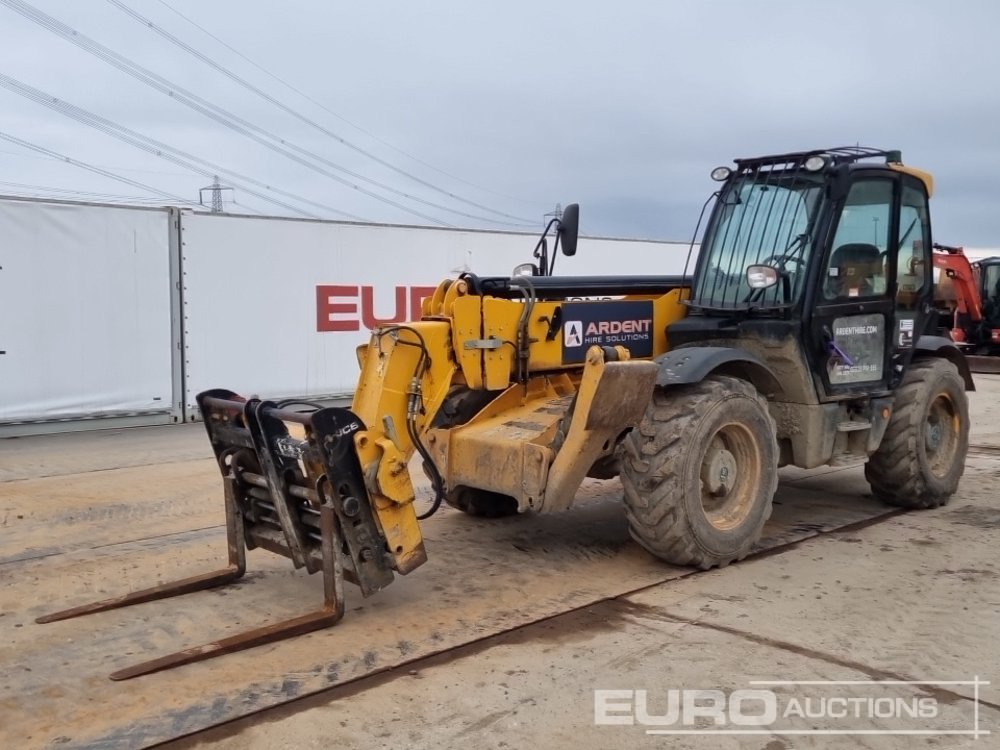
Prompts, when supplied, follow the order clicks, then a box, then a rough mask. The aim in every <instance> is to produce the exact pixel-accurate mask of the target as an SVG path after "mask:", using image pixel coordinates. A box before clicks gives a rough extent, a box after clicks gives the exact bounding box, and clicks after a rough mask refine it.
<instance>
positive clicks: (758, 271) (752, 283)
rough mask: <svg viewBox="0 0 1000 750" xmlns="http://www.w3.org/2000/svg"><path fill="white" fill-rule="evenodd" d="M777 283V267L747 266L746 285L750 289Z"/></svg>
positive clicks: (769, 286)
mask: <svg viewBox="0 0 1000 750" xmlns="http://www.w3.org/2000/svg"><path fill="white" fill-rule="evenodd" d="M777 283H778V269H777V268H775V267H774V266H748V267H747V285H748V286H749V287H750V288H751V289H770V288H771V287H772V286H774V285H775V284H777Z"/></svg>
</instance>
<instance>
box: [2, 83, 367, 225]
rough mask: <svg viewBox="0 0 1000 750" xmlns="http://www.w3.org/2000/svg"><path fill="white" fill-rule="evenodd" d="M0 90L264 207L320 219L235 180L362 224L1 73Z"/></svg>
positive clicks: (324, 205)
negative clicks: (226, 185) (221, 182)
mask: <svg viewBox="0 0 1000 750" xmlns="http://www.w3.org/2000/svg"><path fill="white" fill-rule="evenodd" d="M0 87H3V88H5V89H7V90H8V91H11V92H13V93H15V94H18V95H19V96H23V97H24V98H26V99H30V100H31V101H34V102H37V103H38V104H42V105H44V106H46V107H48V108H49V109H52V110H55V111H56V112H59V113H60V114H63V115H65V116H66V117H69V118H71V119H73V120H76V121H77V122H80V123H83V124H84V125H89V126H90V127H92V128H94V129H96V130H99V131H101V132H102V133H104V134H106V135H110V136H111V137H112V138H117V139H118V140H120V141H123V142H125V143H128V144H129V145H131V146H134V147H136V148H139V149H142V150H143V151H145V152H146V153H149V154H153V155H154V156H157V157H159V158H161V159H164V160H166V161H169V162H172V163H174V164H177V165H178V166H181V167H183V168H185V169H187V170H189V171H191V172H194V173H195V174H200V175H202V176H203V177H210V178H211V177H214V176H215V175H217V174H224V175H226V176H227V177H228V178H229V180H230V182H232V183H233V185H234V186H236V187H239V188H240V190H242V191H244V192H246V193H249V194H250V195H253V196H256V197H257V198H260V199H261V200H264V201H267V202H268V203H271V204H273V205H276V206H280V207H281V208H284V209H286V210H289V211H292V212H294V213H297V214H299V215H300V216H306V217H308V218H311V219H318V218H321V217H319V216H317V215H316V214H314V213H310V212H309V211H304V210H303V209H301V208H299V207H298V206H293V205H291V204H289V203H285V202H284V201H280V200H278V199H276V198H273V197H272V196H270V195H267V194H265V193H261V192H258V191H256V190H253V189H252V188H249V187H247V186H246V185H245V184H240V183H239V182H237V180H239V181H242V182H243V183H249V184H251V185H257V186H259V187H262V188H264V189H265V190H268V191H270V192H272V193H276V194H277V195H282V196H285V197H287V198H291V199H292V200H295V201H298V202H300V203H305V204H307V205H312V206H315V207H318V208H321V209H323V210H324V211H329V212H331V213H334V214H339V215H340V216H345V217H347V218H350V219H353V220H355V221H364V219H362V218H360V217H358V216H355V215H354V214H350V213H347V212H345V211H341V210H340V209H337V208H334V207H332V206H327V205H326V204H323V203H318V202H317V201H313V200H310V199H309V198H304V197H302V196H300V195H296V194H295V193H290V192H288V191H286V190H281V189H279V188H276V187H273V186H271V185H268V184H266V183H264V182H261V181H260V180H257V179H254V178H253V177H248V176H247V175H243V174H240V173H239V172H234V171H233V170H230V169H226V168H225V167H221V166H219V165H218V164H214V163H212V162H210V161H207V160H206V159H202V158H201V157H198V156H195V155H194V154H189V153H187V152H186V151H182V150H180V149H177V148H174V147H173V146H169V145H167V144H166V143H163V142H161V141H157V140H155V139H153V138H150V137H148V136H145V135H142V134H141V133H137V132H136V131H134V130H130V129H129V128H126V127H125V126H124V125H120V124H118V123H116V122H114V121H112V120H108V119H107V118H104V117H101V116H100V115H96V114H94V113H92V112H88V111H87V110H85V109H82V108H80V107H77V106H75V105H73V104H70V103H69V102H66V101H63V100H62V99H59V98H57V97H55V96H52V95H51V94H49V93H47V92H45V91H42V90H41V89H37V88H35V87H34V86H29V85H28V84H26V83H23V82H22V81H18V80H17V79H16V78H11V77H10V76H8V75H4V74H3V73H0ZM199 165H200V166H199Z"/></svg>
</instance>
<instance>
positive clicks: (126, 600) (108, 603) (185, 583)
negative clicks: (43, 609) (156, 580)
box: [35, 567, 243, 623]
mask: <svg viewBox="0 0 1000 750" xmlns="http://www.w3.org/2000/svg"><path fill="white" fill-rule="evenodd" d="M242 575H243V571H242V570H240V569H239V568H237V567H229V568H224V569H223V570H216V571H213V572H212V573H202V574H201V575H197V576H191V577H190V578H184V579H181V580H179V581H171V582H170V583H164V584H160V585H159V586H152V587H150V588H148V589H141V590H139V591H133V592H132V593H130V594H124V595H122V596H115V597H111V598H110V599H102V600H101V601H97V602H91V603H90V604H83V605H80V606H79V607H71V608H70V609H64V610H62V611H60V612H53V613H52V614H50V615H43V616H42V617H39V618H37V619H36V620H35V622H37V623H47V622H57V621H58V620H68V619H70V618H71V617H80V616H81V615H89V614H91V613H93V612H106V611H107V610H109V609H118V608H119V607H127V606H129V605H130V604H141V603H142V602H151V601H154V600H156V599H166V598H168V597H171V596H180V595H181V594H187V593H190V592H192V591H200V590H202V589H207V588H211V587H212V586H218V585H219V584H223V583H229V582H230V581H234V580H236V579H237V578H239V577H240V576H242Z"/></svg>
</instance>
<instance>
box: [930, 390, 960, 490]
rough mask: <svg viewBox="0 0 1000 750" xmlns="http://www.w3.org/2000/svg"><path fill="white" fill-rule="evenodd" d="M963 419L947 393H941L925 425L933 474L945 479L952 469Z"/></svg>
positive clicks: (933, 404)
mask: <svg viewBox="0 0 1000 750" xmlns="http://www.w3.org/2000/svg"><path fill="white" fill-rule="evenodd" d="M960 429H961V418H960V417H959V415H958V409H957V408H955V402H954V401H952V399H951V396H949V395H948V394H947V393H939V394H938V395H937V397H936V398H935V399H934V401H932V402H931V406H930V409H928V411H927V423H926V424H925V425H924V451H925V452H926V454H927V463H928V465H929V466H930V470H931V473H932V474H934V476H936V477H943V476H944V475H946V474H947V473H948V472H949V471H950V470H951V467H952V464H953V463H954V461H955V456H956V455H957V453H958V435H959V431H960Z"/></svg>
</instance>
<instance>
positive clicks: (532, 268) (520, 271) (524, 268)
mask: <svg viewBox="0 0 1000 750" xmlns="http://www.w3.org/2000/svg"><path fill="white" fill-rule="evenodd" d="M511 276H538V266H536V265H535V264H534V263H522V264H521V265H519V266H514V271H513V273H511Z"/></svg>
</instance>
